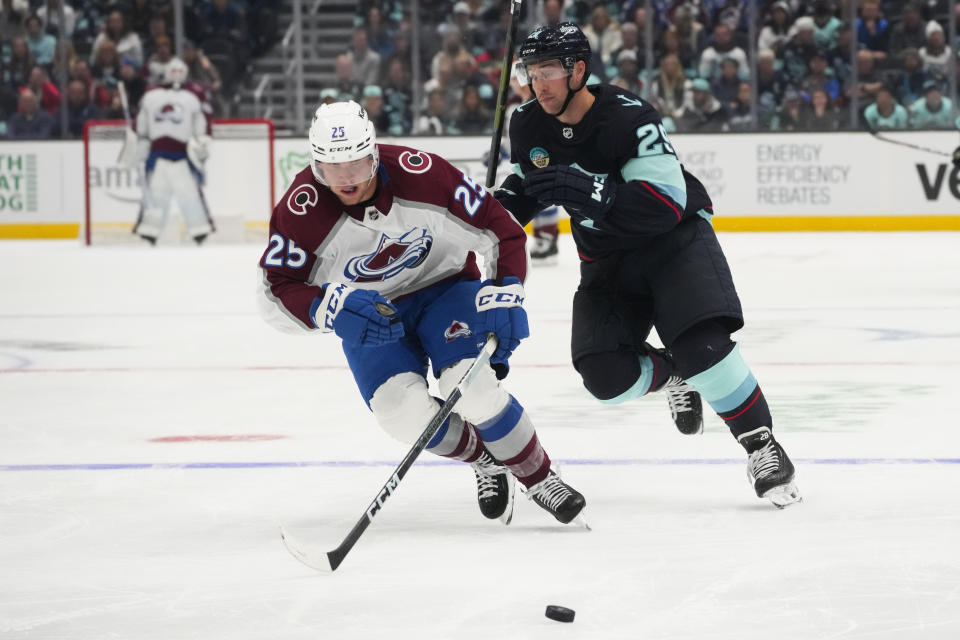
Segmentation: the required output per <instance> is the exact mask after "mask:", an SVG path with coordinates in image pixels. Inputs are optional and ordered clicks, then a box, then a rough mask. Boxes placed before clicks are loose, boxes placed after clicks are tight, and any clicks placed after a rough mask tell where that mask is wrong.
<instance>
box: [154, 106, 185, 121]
mask: <svg viewBox="0 0 960 640" xmlns="http://www.w3.org/2000/svg"><path fill="white" fill-rule="evenodd" d="M153 119H154V121H155V122H161V121H163V120H169V121H170V122H172V123H173V124H180V123H181V122H183V107H182V106H180V105H179V104H176V103H172V102H168V103H166V104H165V105H163V106H162V107H160V109H159V110H158V111H157V113H156V115H154V116H153Z"/></svg>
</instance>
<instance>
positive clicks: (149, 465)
mask: <svg viewBox="0 0 960 640" xmlns="http://www.w3.org/2000/svg"><path fill="white" fill-rule="evenodd" d="M556 462H558V463H559V464H560V465H564V466H592V467H600V466H610V467H632V466H657V465H722V464H743V459H742V458H623V459H597V460H590V459H577V458H575V459H567V460H557V461H556ZM794 463H795V464H798V465H803V464H818V465H929V464H960V458H795V459H794ZM397 464H398V462H397V461H394V460H302V461H277V462H117V463H110V462H106V463H89V462H82V463H67V464H0V471H117V470H136V469H270V468H295V467H395V466H396V465H397ZM417 464H418V465H420V466H427V467H440V466H452V465H457V464H461V463H460V462H456V461H448V460H424V461H420V462H418V463H417Z"/></svg>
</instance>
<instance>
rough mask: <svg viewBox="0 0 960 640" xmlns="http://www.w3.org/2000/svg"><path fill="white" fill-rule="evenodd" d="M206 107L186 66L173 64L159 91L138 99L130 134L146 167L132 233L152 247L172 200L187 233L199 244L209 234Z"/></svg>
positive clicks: (169, 66)
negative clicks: (205, 180)
mask: <svg viewBox="0 0 960 640" xmlns="http://www.w3.org/2000/svg"><path fill="white" fill-rule="evenodd" d="M209 116H210V106H209V103H207V102H205V100H204V99H203V96H202V93H201V92H200V91H198V90H197V88H195V87H194V86H192V85H189V84H188V83H187V66H186V64H184V63H183V61H182V60H179V59H176V58H175V59H173V60H171V61H170V63H169V65H168V66H167V69H166V71H165V74H164V82H163V84H162V85H159V86H156V87H153V88H151V89H149V90H147V92H146V93H145V94H144V95H143V100H142V102H141V103H140V111H139V113H138V114H137V119H136V126H135V131H136V135H137V139H138V148H139V149H140V150H141V153H139V154H138V155H139V156H140V157H143V153H142V152H143V151H144V150H146V149H149V151H147V153H146V161H145V170H144V176H145V182H146V188H145V189H144V194H143V203H142V206H141V209H140V215H139V217H138V219H137V224H136V225H135V226H134V229H133V232H134V233H136V234H138V235H139V236H140V237H141V238H143V239H144V240H146V241H148V242H150V243H151V244H156V242H157V238H158V237H159V236H160V233H161V232H162V231H163V228H164V227H165V226H166V223H167V217H168V214H169V211H170V205H171V202H172V201H173V199H174V198H176V200H177V204H178V205H179V208H180V214H181V215H182V216H183V220H184V224H185V225H186V227H187V233H188V234H189V235H190V237H191V238H193V240H194V242H196V243H197V244H201V243H202V242H203V241H204V240H205V239H206V237H207V236H208V235H210V234H211V233H212V232H213V231H214V230H215V227H214V223H213V219H212V218H211V217H210V212H209V211H208V209H207V205H206V202H205V201H204V198H203V192H202V190H201V189H202V185H203V165H204V162H205V161H206V159H207V157H208V155H209V153H210V117H209Z"/></svg>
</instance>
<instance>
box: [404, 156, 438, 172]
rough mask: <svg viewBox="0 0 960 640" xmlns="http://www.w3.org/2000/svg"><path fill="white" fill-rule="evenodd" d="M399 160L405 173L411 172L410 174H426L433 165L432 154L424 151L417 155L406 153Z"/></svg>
mask: <svg viewBox="0 0 960 640" xmlns="http://www.w3.org/2000/svg"><path fill="white" fill-rule="evenodd" d="M398 160H399V162H400V166H401V167H403V169H404V171H409V172H410V173H426V172H427V171H429V170H430V167H431V166H432V165H433V160H432V159H431V158H430V154H428V153H424V152H422V151H417V152H416V153H411V152H410V151H404V152H403V153H401V154H400V157H399V158H398Z"/></svg>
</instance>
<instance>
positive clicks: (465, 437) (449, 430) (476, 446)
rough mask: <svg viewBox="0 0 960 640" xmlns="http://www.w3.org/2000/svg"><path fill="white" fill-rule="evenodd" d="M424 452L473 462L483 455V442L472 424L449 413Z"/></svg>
mask: <svg viewBox="0 0 960 640" xmlns="http://www.w3.org/2000/svg"><path fill="white" fill-rule="evenodd" d="M426 450H427V451H429V452H430V453H434V454H436V455H438V456H442V457H444V458H451V459H453V460H462V461H463V462H474V461H475V460H476V459H477V458H479V457H480V455H481V454H482V453H483V441H482V440H481V439H480V437H479V436H478V434H477V430H476V428H475V427H474V426H473V425H472V424H470V423H469V422H467V421H465V420H464V419H463V418H461V417H460V416H458V415H457V414H455V413H451V414H450V417H449V418H447V419H446V420H445V421H444V422H443V425H441V426H440V429H439V430H438V431H437V433H436V434H435V435H434V436H433V438H431V439H430V442H429V443H427V449H426Z"/></svg>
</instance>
